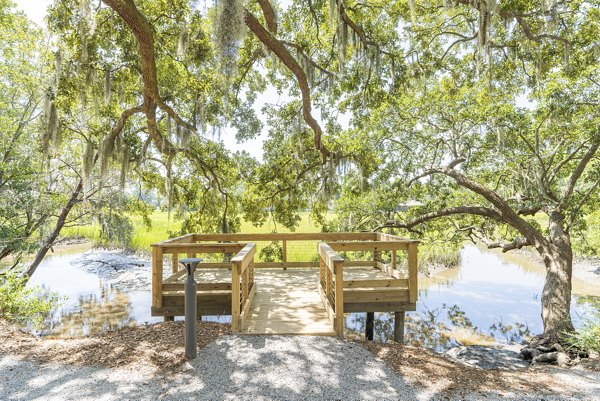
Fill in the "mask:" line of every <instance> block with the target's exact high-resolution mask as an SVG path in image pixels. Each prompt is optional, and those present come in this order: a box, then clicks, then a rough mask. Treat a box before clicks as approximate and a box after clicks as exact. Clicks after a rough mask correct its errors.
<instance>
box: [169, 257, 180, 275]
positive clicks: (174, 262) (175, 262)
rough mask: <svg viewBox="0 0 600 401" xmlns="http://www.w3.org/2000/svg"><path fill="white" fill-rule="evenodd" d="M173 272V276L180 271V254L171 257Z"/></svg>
mask: <svg viewBox="0 0 600 401" xmlns="http://www.w3.org/2000/svg"><path fill="white" fill-rule="evenodd" d="M171 271H172V272H173V274H175V273H177V272H178V271H179V254H177V253H173V254H172V255H171Z"/></svg>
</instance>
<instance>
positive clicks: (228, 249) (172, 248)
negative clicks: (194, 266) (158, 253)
mask: <svg viewBox="0 0 600 401" xmlns="http://www.w3.org/2000/svg"><path fill="white" fill-rule="evenodd" d="M245 245H246V244H167V245H164V246H162V250H163V253H165V254H170V253H174V252H175V253H191V254H193V253H233V252H238V251H239V250H241V249H242V248H244V246H245Z"/></svg>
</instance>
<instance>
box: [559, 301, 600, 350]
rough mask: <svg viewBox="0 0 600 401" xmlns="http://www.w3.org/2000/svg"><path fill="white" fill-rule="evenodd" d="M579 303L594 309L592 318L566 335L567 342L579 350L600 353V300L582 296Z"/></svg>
mask: <svg viewBox="0 0 600 401" xmlns="http://www.w3.org/2000/svg"><path fill="white" fill-rule="evenodd" d="M577 302H578V303H582V304H588V305H589V306H590V307H591V308H592V309H593V312H592V316H591V317H590V318H587V319H585V320H584V321H583V322H582V324H581V326H580V327H579V328H577V329H576V330H575V331H574V332H570V333H565V340H566V341H567V343H569V344H571V345H573V346H574V347H576V348H578V349H581V350H584V351H591V350H594V351H596V352H599V353H600V299H599V298H598V297H590V296H582V297H579V298H578V299H577Z"/></svg>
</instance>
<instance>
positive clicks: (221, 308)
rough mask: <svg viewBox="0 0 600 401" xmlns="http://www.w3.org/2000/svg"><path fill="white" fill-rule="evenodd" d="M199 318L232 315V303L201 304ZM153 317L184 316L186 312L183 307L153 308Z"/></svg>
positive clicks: (198, 308) (198, 305) (198, 309)
mask: <svg viewBox="0 0 600 401" xmlns="http://www.w3.org/2000/svg"><path fill="white" fill-rule="evenodd" d="M196 307H197V311H198V315H199V316H208V315H213V316H214V315H217V316H227V315H231V302H227V303H211V304H206V303H201V302H198V304H197V305H196ZM151 314H152V316H184V315H185V310H184V307H183V306H164V307H162V308H152V310H151Z"/></svg>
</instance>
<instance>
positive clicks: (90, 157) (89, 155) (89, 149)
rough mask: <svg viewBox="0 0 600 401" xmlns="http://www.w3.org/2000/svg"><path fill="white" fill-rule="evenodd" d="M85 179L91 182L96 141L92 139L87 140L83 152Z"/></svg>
mask: <svg viewBox="0 0 600 401" xmlns="http://www.w3.org/2000/svg"><path fill="white" fill-rule="evenodd" d="M82 166H83V181H84V183H87V182H89V179H90V177H91V175H92V169H93V167H94V143H93V142H92V141H86V142H85V150H84V152H83V160H82Z"/></svg>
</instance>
